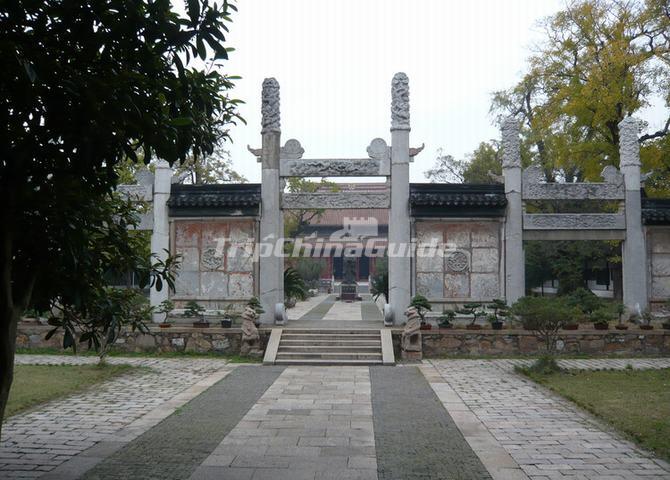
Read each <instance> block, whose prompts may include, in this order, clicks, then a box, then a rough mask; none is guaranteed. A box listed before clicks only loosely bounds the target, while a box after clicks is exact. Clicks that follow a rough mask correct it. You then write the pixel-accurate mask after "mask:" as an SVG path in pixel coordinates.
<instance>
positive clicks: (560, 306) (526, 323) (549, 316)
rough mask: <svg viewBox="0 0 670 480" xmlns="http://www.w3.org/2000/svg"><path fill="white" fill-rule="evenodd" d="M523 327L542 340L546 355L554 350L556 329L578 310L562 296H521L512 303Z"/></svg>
mask: <svg viewBox="0 0 670 480" xmlns="http://www.w3.org/2000/svg"><path fill="white" fill-rule="evenodd" d="M512 313H513V314H515V315H517V316H518V317H520V319H521V323H522V324H523V327H524V328H525V329H527V330H532V331H533V332H535V335H536V336H537V337H538V338H539V339H540V340H542V341H543V343H544V347H545V351H546V353H547V355H553V354H554V353H555V352H556V339H557V338H558V331H559V330H560V329H561V328H563V327H564V326H565V325H567V324H568V323H570V322H571V321H572V319H573V318H575V316H578V315H579V311H578V310H577V309H576V308H575V307H573V306H572V305H570V304H569V303H568V302H567V301H566V300H565V298H562V297H553V298H551V297H523V298H520V299H519V300H518V301H517V302H516V303H515V304H514V305H512Z"/></svg>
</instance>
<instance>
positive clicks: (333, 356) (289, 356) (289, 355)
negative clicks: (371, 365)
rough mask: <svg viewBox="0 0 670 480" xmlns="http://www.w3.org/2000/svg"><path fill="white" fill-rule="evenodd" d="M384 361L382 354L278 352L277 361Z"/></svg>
mask: <svg viewBox="0 0 670 480" xmlns="http://www.w3.org/2000/svg"><path fill="white" fill-rule="evenodd" d="M281 359H285V360H311V359H320V360H379V361H381V360H382V354H381V352H306V351H300V352H281V351H280V352H277V360H281Z"/></svg>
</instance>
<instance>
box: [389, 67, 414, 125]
mask: <svg viewBox="0 0 670 480" xmlns="http://www.w3.org/2000/svg"><path fill="white" fill-rule="evenodd" d="M409 129H410V127H409V78H407V75H405V74H404V73H403V72H398V73H396V74H395V75H393V80H392V81H391V131H393V130H409Z"/></svg>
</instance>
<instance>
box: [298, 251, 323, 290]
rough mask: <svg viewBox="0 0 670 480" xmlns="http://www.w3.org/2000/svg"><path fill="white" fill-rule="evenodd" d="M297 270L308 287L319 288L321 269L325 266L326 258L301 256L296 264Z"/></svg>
mask: <svg viewBox="0 0 670 480" xmlns="http://www.w3.org/2000/svg"><path fill="white" fill-rule="evenodd" d="M294 265H295V266H294V268H295V270H296V271H297V272H298V274H299V275H300V277H301V278H302V279H303V280H304V281H305V285H306V286H307V287H308V288H319V279H320V278H321V271H322V270H323V268H324V259H322V258H307V257H299V258H298V259H296V261H295V264H294Z"/></svg>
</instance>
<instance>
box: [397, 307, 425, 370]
mask: <svg viewBox="0 0 670 480" xmlns="http://www.w3.org/2000/svg"><path fill="white" fill-rule="evenodd" d="M405 316H406V317H407V323H406V324H405V328H404V329H403V331H402V336H401V340H400V348H401V353H402V356H403V358H408V359H421V352H422V346H421V317H419V312H418V311H417V309H416V308H414V307H409V308H408V309H407V310H405Z"/></svg>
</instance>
